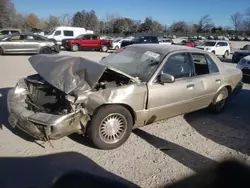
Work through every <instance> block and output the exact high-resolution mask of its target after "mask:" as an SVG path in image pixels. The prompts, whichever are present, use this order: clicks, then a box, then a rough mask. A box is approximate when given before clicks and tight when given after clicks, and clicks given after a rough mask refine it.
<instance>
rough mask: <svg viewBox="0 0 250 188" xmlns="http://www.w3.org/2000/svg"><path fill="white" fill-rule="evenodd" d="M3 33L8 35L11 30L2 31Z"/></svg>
mask: <svg viewBox="0 0 250 188" xmlns="http://www.w3.org/2000/svg"><path fill="white" fill-rule="evenodd" d="M1 34H2V35H8V34H9V31H7V30H4V31H1Z"/></svg>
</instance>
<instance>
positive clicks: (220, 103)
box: [209, 87, 229, 114]
mask: <svg viewBox="0 0 250 188" xmlns="http://www.w3.org/2000/svg"><path fill="white" fill-rule="evenodd" d="M228 95H229V92H228V89H227V88H226V87H223V88H222V89H221V90H220V91H219V92H218V93H217V94H216V95H215V97H214V100H213V102H212V104H211V105H210V107H209V108H210V110H211V112H213V113H216V114H218V113H221V112H222V111H223V110H224V108H225V106H226V104H227V99H228Z"/></svg>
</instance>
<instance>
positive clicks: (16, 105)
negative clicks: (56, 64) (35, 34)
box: [7, 74, 89, 141]
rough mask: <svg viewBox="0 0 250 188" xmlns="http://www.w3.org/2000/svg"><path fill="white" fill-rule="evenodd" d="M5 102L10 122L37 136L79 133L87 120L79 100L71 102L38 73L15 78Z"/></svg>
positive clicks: (13, 125) (50, 136) (47, 136)
mask: <svg viewBox="0 0 250 188" xmlns="http://www.w3.org/2000/svg"><path fill="white" fill-rule="evenodd" d="M7 104H8V111H9V118H8V120H9V123H10V125H11V126H12V127H18V128H20V129H21V130H23V131H24V132H26V133H28V134H29V135H31V136H33V137H35V138H37V139H39V140H45V141H46V140H50V139H52V140H53V139H59V138H61V137H64V136H67V135H69V134H72V133H75V132H77V133H83V132H84V126H85V125H86V123H87V121H88V120H89V116H88V114H87V112H86V111H85V110H84V108H83V107H82V106H81V104H78V105H73V104H71V102H70V100H67V95H66V94H65V93H63V92H61V91H59V90H58V89H56V88H54V87H53V86H51V85H50V84H48V83H47V82H46V81H44V80H43V79H42V78H41V77H40V76H39V75H38V74H37V75H32V76H29V77H27V78H24V79H21V80H19V82H18V83H17V85H16V87H15V88H13V89H11V90H10V91H9V93H8V97H7Z"/></svg>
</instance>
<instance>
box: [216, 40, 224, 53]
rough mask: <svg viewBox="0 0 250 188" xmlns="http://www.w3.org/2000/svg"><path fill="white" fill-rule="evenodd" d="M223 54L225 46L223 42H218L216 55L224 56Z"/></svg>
mask: <svg viewBox="0 0 250 188" xmlns="http://www.w3.org/2000/svg"><path fill="white" fill-rule="evenodd" d="M224 53H225V46H224V44H223V42H218V43H217V44H216V55H224Z"/></svg>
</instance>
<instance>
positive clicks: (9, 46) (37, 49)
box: [0, 33, 60, 55]
mask: <svg viewBox="0 0 250 188" xmlns="http://www.w3.org/2000/svg"><path fill="white" fill-rule="evenodd" d="M59 51H60V49H59V46H58V45H57V44H56V41H53V40H50V39H47V38H46V37H43V36H40V35H35V34H28V33H27V34H26V33H21V34H19V33H18V34H13V35H8V36H4V37H2V38H0V55H2V54H36V53H41V54H51V53H54V52H56V53H57V52H59Z"/></svg>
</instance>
